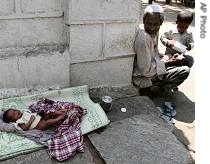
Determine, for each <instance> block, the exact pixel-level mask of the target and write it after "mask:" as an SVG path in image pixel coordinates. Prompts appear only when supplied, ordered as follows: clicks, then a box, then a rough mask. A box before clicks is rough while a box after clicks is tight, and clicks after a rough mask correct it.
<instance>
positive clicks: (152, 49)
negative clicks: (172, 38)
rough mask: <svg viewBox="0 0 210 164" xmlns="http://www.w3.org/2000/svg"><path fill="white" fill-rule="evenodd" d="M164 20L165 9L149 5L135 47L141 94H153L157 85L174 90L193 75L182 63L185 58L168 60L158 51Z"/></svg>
mask: <svg viewBox="0 0 210 164" xmlns="http://www.w3.org/2000/svg"><path fill="white" fill-rule="evenodd" d="M163 21H164V11H163V9H162V7H161V6H159V5H158V4H151V5H149V6H147V7H146V9H145V13H144V16H143V27H141V26H139V27H138V28H137V31H136V36H135V42H134V50H135V52H136V56H135V60H134V69H133V84H134V85H135V86H136V87H138V88H139V89H140V90H139V92H140V94H141V95H148V96H150V97H152V96H153V95H154V92H153V91H152V88H153V86H158V87H159V88H161V89H164V90H171V89H173V88H176V87H177V86H178V85H180V84H181V83H182V82H183V81H184V80H185V79H186V78H187V77H188V75H189V72H190V68H189V67H188V66H179V65H181V63H183V59H180V58H176V57H173V58H171V59H170V60H167V61H165V60H164V59H161V57H160V56H159V54H158V47H157V39H158V31H159V29H160V26H161V25H162V23H163Z"/></svg>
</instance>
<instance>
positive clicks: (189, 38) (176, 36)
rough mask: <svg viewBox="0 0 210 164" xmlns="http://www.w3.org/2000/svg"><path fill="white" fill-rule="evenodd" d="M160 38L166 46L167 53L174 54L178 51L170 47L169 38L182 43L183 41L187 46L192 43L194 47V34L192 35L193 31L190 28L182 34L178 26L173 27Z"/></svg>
mask: <svg viewBox="0 0 210 164" xmlns="http://www.w3.org/2000/svg"><path fill="white" fill-rule="evenodd" d="M160 40H161V42H162V43H163V45H165V46H166V51H165V54H171V55H174V54H176V53H177V51H175V50H173V49H172V48H170V47H167V42H168V40H175V41H179V42H180V43H182V44H183V45H185V46H188V45H189V44H190V46H191V49H192V48H193V47H194V40H193V35H192V32H190V31H189V30H186V31H185V32H184V33H183V34H180V33H179V32H178V30H177V28H174V29H171V30H169V31H168V32H165V33H164V34H163V35H162V36H161V37H160Z"/></svg>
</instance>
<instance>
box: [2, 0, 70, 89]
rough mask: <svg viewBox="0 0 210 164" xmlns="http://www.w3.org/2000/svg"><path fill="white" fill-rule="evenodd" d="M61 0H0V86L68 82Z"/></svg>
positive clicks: (66, 83)
mask: <svg viewBox="0 0 210 164" xmlns="http://www.w3.org/2000/svg"><path fill="white" fill-rule="evenodd" d="M63 14H64V10H63V7H62V0H44V1H43V0H0V36H1V39H0V88H22V87H29V86H37V85H43V86H46V85H61V86H67V85H69V54H68V53H64V51H65V50H64V47H65V46H64V45H66V44H67V39H66V32H65V24H64V17H63Z"/></svg>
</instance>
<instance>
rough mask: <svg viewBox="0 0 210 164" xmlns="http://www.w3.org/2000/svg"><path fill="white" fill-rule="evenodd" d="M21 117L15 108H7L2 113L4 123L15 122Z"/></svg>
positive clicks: (20, 113)
mask: <svg viewBox="0 0 210 164" xmlns="http://www.w3.org/2000/svg"><path fill="white" fill-rule="evenodd" d="M21 117H22V112H21V111H19V110H17V109H7V110H6V111H5V112H4V114H3V121H4V122H5V123H10V122H16V121H17V120H18V119H19V118H21Z"/></svg>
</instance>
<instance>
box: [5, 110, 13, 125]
mask: <svg viewBox="0 0 210 164" xmlns="http://www.w3.org/2000/svg"><path fill="white" fill-rule="evenodd" d="M10 110H11V109H8V110H6V111H5V112H4V114H3V121H4V122H5V123H10V122H11V118H10V117H9V111H10Z"/></svg>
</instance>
